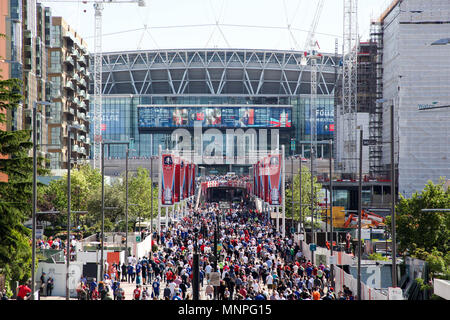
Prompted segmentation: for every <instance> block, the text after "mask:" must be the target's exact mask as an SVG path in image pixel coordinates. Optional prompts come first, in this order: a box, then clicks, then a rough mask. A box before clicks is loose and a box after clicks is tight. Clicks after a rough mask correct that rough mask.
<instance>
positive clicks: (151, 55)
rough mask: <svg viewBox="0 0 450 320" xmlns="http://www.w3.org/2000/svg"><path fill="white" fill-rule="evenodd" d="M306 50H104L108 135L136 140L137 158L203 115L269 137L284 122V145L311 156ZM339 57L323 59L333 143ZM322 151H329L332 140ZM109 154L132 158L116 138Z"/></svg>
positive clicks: (320, 126) (323, 91)
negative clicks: (107, 51)
mask: <svg viewBox="0 0 450 320" xmlns="http://www.w3.org/2000/svg"><path fill="white" fill-rule="evenodd" d="M302 56H303V53H302V52H298V51H273V50H240V49H239V50H238V49H237V50H232V49H210V50H208V49H202V50H195V49H186V50H149V51H147V50H146V51H134V52H111V53H104V54H103V83H102V90H103V100H102V105H103V106H102V109H103V120H102V136H103V139H104V140H128V139H133V141H134V146H133V149H134V150H135V151H131V152H130V157H149V156H152V155H157V154H158V146H159V145H162V147H163V149H170V148H172V147H173V145H174V142H173V141H172V138H171V133H172V132H173V131H174V130H175V129H177V128H185V129H187V130H189V131H193V121H194V120H195V121H201V122H202V124H203V127H204V129H208V128H217V129H219V130H221V131H222V132H225V130H226V129H229V128H243V129H249V128H252V129H255V130H256V131H259V130H261V129H266V130H267V131H268V134H269V137H268V138H267V140H268V141H269V144H270V141H271V138H270V132H271V129H279V144H280V145H281V144H284V145H285V148H286V153H287V154H303V155H304V156H306V157H308V156H309V155H308V153H309V152H308V149H309V146H308V141H309V139H310V87H311V84H310V63H309V61H308V60H306V63H302ZM339 59H340V57H335V56H334V55H327V54H323V57H322V60H321V61H319V73H318V77H317V78H318V81H319V83H318V90H317V92H318V97H317V137H318V141H319V143H320V141H325V140H326V141H327V143H328V140H329V139H330V138H331V137H332V135H333V132H334V89H335V84H336V78H337V75H338V72H339V71H338V69H339V68H337V64H338V63H339ZM91 66H92V64H91ZM92 85H93V84H92V83H91V89H92ZM91 93H92V90H91ZM92 109H93V108H92ZM92 112H93V110H92ZM91 125H93V122H91ZM93 132H94V130H93V129H92V128H91V135H92V134H93ZM94 138H95V137H93V136H92V137H91V141H94ZM318 152H319V155H318V156H319V157H320V156H322V155H323V156H324V157H328V154H329V153H328V152H329V151H328V146H327V145H324V147H323V148H320V147H319V148H318ZM107 153H108V154H107V155H106V156H109V157H112V158H124V157H125V152H124V146H120V145H118V146H113V145H111V146H110V149H109V150H108V151H107ZM322 153H323V154H322ZM92 156H93V155H92V154H91V158H92Z"/></svg>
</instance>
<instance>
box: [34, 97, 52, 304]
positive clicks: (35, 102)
mask: <svg viewBox="0 0 450 320" xmlns="http://www.w3.org/2000/svg"><path fill="white" fill-rule="evenodd" d="M38 104H40V105H50V104H51V103H50V102H47V101H34V102H33V113H32V117H33V119H32V122H33V128H32V129H33V132H32V135H33V138H32V139H33V199H32V201H31V202H32V206H33V209H32V210H33V211H32V226H31V229H32V230H31V233H32V235H31V238H32V240H31V242H32V245H31V288H30V289H31V299H32V300H34V291H35V286H36V211H37V121H36V119H37V105H38Z"/></svg>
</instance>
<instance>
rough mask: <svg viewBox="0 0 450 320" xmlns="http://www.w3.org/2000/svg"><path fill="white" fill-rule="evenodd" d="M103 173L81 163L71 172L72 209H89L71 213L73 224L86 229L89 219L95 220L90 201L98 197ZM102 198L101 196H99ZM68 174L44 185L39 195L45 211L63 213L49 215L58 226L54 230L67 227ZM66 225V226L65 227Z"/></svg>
mask: <svg viewBox="0 0 450 320" xmlns="http://www.w3.org/2000/svg"><path fill="white" fill-rule="evenodd" d="M101 179H102V177H101V174H100V173H99V171H98V170H94V169H92V168H91V167H90V166H89V165H81V166H79V167H76V168H74V169H72V170H71V172H70V188H71V206H70V209H71V211H87V212H88V213H87V214H86V215H80V214H78V213H72V214H71V217H70V218H71V221H72V222H73V226H74V227H77V226H78V225H80V226H81V227H82V229H86V228H87V226H86V223H87V221H93V220H94V219H93V215H94V213H91V212H90V211H91V209H90V208H89V203H90V202H92V201H93V200H92V199H93V198H94V197H97V196H98V194H99V193H100V190H101ZM98 197H99V199H100V196H98ZM67 200H68V199H67V174H65V175H64V176H63V177H61V179H58V180H53V181H52V182H50V184H49V185H48V186H46V187H43V190H42V194H41V195H40V197H39V202H38V204H39V207H40V209H41V210H43V211H47V210H57V211H60V212H61V213H62V214H59V215H54V216H49V217H47V219H48V220H50V221H51V222H52V224H53V225H54V226H56V228H59V229H55V230H54V232H57V231H61V230H65V229H66V227H67V215H66V214H64V213H67ZM64 226H65V227H64Z"/></svg>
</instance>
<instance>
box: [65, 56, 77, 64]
mask: <svg viewBox="0 0 450 320" xmlns="http://www.w3.org/2000/svg"><path fill="white" fill-rule="evenodd" d="M64 63H68V64H70V65H72V66H73V65H74V63H75V62H74V60H73V58H72V57H71V56H67V57H66V59H65V60H64Z"/></svg>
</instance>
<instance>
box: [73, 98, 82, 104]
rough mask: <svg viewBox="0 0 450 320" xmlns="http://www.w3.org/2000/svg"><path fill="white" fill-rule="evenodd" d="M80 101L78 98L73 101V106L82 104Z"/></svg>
mask: <svg viewBox="0 0 450 320" xmlns="http://www.w3.org/2000/svg"><path fill="white" fill-rule="evenodd" d="M80 102H81V101H80V99H78V98H77V97H75V98H74V99H73V101H72V103H73V104H80Z"/></svg>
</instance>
